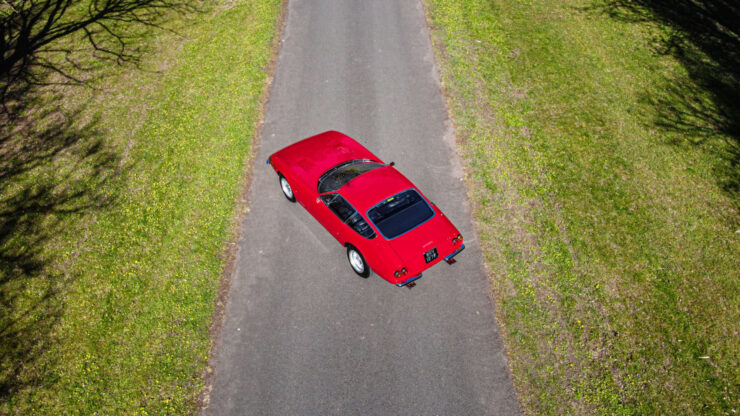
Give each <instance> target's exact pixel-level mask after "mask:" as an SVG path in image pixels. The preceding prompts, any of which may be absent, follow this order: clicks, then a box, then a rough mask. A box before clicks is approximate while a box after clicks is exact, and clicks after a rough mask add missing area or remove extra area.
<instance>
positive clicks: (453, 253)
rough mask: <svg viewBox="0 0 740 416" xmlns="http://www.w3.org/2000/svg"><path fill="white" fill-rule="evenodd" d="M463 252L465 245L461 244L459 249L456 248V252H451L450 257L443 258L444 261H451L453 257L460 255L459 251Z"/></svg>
mask: <svg viewBox="0 0 740 416" xmlns="http://www.w3.org/2000/svg"><path fill="white" fill-rule="evenodd" d="M463 250H465V243H463V244H462V245H461V246H460V248H458V249H457V250H455V251H453V252H452V254H450V255H448V256H446V257H445V260H446V261H447V260H451V259H452V258H453V257H455V256H457V255H458V254H460V252H461V251H463Z"/></svg>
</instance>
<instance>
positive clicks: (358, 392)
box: [205, 0, 519, 415]
mask: <svg viewBox="0 0 740 416" xmlns="http://www.w3.org/2000/svg"><path fill="white" fill-rule="evenodd" d="M288 7H289V8H288V14H287V22H286V27H285V31H284V33H283V43H282V47H281V50H280V53H279V56H278V61H277V66H276V70H275V78H274V82H273V85H272V89H271V95H270V99H269V101H268V104H267V108H266V113H265V124H264V127H263V130H262V138H261V145H260V149H259V151H258V154H257V159H258V161H263V160H265V158H266V157H267V156H268V155H270V154H271V153H272V152H274V151H276V150H278V149H280V148H282V147H284V146H286V145H288V144H290V143H293V142H295V141H297V140H300V139H303V138H305V137H308V136H311V135H314V134H316V133H320V132H322V131H325V130H329V129H335V130H339V131H342V132H344V133H346V134H348V135H350V136H352V137H354V138H355V139H357V140H358V141H360V142H361V143H363V144H364V145H365V146H366V147H368V148H369V149H370V150H371V151H372V152H374V153H375V154H377V155H378V156H379V157H380V158H382V159H383V160H385V161H386V162H389V161H395V162H396V167H397V168H398V169H399V170H400V171H401V172H403V173H404V174H405V175H406V176H407V177H409V179H411V180H412V181H413V182H415V183H416V185H417V186H419V187H420V188H421V189H422V190H423V191H424V193H425V194H426V195H427V196H428V197H429V198H430V199H431V200H433V201H434V202H435V203H436V204H437V205H438V206H439V207H440V208H441V209H442V210H443V211H444V212H445V214H446V215H447V216H448V217H449V218H450V219H451V220H452V221H453V223H454V224H455V225H456V226H457V227H458V228H459V229H460V230H461V231H462V233H463V235H464V236H465V237H466V241H465V243H466V246H467V248H466V250H465V251H464V252H463V253H461V254H460V255H459V256H458V257H457V260H458V262H457V264H455V265H453V266H449V265H447V264H445V263H441V264H438V265H436V266H435V267H433V268H432V269H429V270H428V271H427V272H425V273H424V277H423V278H422V279H421V280H420V281H419V282H418V284H417V286H416V287H415V288H413V289H407V288H398V287H395V286H393V285H391V284H389V283H387V282H386V281H384V280H383V279H381V278H380V277H378V276H375V275H372V276H371V277H370V278H369V279H362V278H360V277H358V276H356V275H355V274H354V273H353V272H352V270H351V269H350V266H349V264H348V262H347V258H346V253H345V250H344V248H342V247H341V246H340V245H339V243H337V241H336V240H334V239H333V237H332V236H331V235H329V233H328V232H326V231H325V230H324V229H323V228H322V227H321V226H320V225H319V223H318V222H316V220H314V219H313V218H312V217H311V216H310V215H309V214H308V213H307V212H306V211H305V210H304V209H303V208H302V207H301V206H300V205H298V204H291V203H289V202H288V201H287V200H286V199H285V197H284V196H283V195H282V193H281V191H280V189H279V186H278V180H277V177H276V175H275V173H274V172H273V171H272V169H271V168H270V167H269V166H267V165H265V164H264V162H262V163H256V164H255V167H254V177H253V182H252V188H251V190H250V212H249V214H247V216H246V218H245V221H244V223H243V225H242V230H241V234H242V238H241V240H240V242H239V250H238V257H237V260H236V262H237V263H236V270H235V273H234V275H233V277H232V283H231V289H230V293H229V300H228V303H227V306H226V315H225V321H224V325H223V328H222V331H221V335H220V337H219V339H218V340H217V349H216V352H215V359H214V360H215V364H214V371H215V376H214V379H213V390H212V392H211V394H210V399H209V404H208V406H207V407H206V408H205V413H206V414H209V415H360V414H361V415H376V414H377V415H509V414H518V413H519V407H518V404H517V401H516V398H515V395H514V390H513V387H512V385H511V381H510V377H509V374H508V370H507V365H506V357H505V355H504V352H503V347H502V342H501V338H500V335H499V332H498V325H497V323H496V320H495V319H494V312H493V304H492V301H491V298H490V295H489V290H490V286H489V283H488V280H487V278H486V275H485V272H484V269H483V264H482V257H481V253H480V247H479V245H478V240H477V238H476V235H475V233H474V231H473V227H472V224H471V216H470V207H469V205H468V202H467V199H466V193H465V189H464V184H463V182H462V180H461V172H460V169H459V165H458V163H457V162H456V160H457V158H456V155H455V153H454V149H453V146H452V144H451V140H452V139H451V137H452V133H451V131H450V129H449V125H448V121H447V116H446V111H445V107H444V100H443V98H442V95H441V92H440V85H439V79H438V75H437V73H436V70H435V67H434V60H433V54H432V49H431V44H430V39H429V33H428V29H427V27H426V22H425V19H424V11H423V8H422V5H421V3H420V1H418V0H414V1H412V0H397V1H392V0H372V1H369V0H355V1H338V0H337V1H335V0H329V1H308V0H291V1H290V4H289V6H288Z"/></svg>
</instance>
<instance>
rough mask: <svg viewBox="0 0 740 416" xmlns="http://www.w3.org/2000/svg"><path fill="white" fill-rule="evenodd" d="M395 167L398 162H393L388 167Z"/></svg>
mask: <svg viewBox="0 0 740 416" xmlns="http://www.w3.org/2000/svg"><path fill="white" fill-rule="evenodd" d="M395 165H396V162H391V163H389V164H388V166H390V167H393V166H395Z"/></svg>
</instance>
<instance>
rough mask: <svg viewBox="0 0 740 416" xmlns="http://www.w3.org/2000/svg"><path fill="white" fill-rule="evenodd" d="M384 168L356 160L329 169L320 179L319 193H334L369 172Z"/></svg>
mask: <svg viewBox="0 0 740 416" xmlns="http://www.w3.org/2000/svg"><path fill="white" fill-rule="evenodd" d="M381 166H383V164H382V163H378V162H374V161H372V160H370V159H354V160H350V161H347V162H344V163H340V164H339V165H337V166H334V167H333V168H331V169H329V170H328V171H326V173H324V174H323V175H321V177H320V178H319V193H320V194H323V193H325V192H334V191H336V190H337V189H339V188H341V187H343V186H344V184H346V183H347V182H349V181H351V180H352V179H354V178H356V177H358V176H360V175H362V174H363V173H365V172H367V171H371V170H373V169H375V168H379V167H381Z"/></svg>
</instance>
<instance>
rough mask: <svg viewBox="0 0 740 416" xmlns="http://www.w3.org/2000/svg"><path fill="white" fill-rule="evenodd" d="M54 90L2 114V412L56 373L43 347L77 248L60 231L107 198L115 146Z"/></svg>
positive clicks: (54, 327) (51, 338) (53, 328)
mask: <svg viewBox="0 0 740 416" xmlns="http://www.w3.org/2000/svg"><path fill="white" fill-rule="evenodd" d="M60 98H61V96H56V97H50V98H47V99H45V100H41V99H40V98H38V97H36V98H28V105H27V106H26V107H25V109H24V111H22V113H23V114H24V115H23V116H15V117H13V118H10V116H8V115H7V114H5V115H0V118H1V119H0V412H2V407H3V403H6V402H9V401H10V405H11V406H12V404H13V402H12V401H13V397H14V395H15V393H16V392H17V391H19V390H23V389H27V388H32V387H34V386H39V385H45V384H51V383H54V381H55V377H58V376H57V375H55V374H53V373H52V372H51V368H52V366H51V365H50V364H52V363H53V357H50V356H49V355H50V354H46V352H47V351H48V350H49V348H50V347H52V346H53V345H54V344H55V342H56V339H57V338H56V337H57V334H56V332H57V331H58V326H59V323H60V318H61V317H62V315H63V313H64V308H65V296H64V295H65V291H66V289H67V288H68V287H69V284H70V283H72V282H73V281H74V273H72V272H70V271H69V266H70V265H71V264H72V263H73V262H74V261H75V255H76V253H74V252H68V251H64V252H63V251H62V250H61V246H59V245H58V244H59V243H60V241H59V239H60V235H62V232H69V230H70V227H71V228H72V229H80V228H81V227H82V223H83V222H84V221H87V220H88V218H91V217H94V215H91V214H92V213H94V212H96V211H100V210H104V209H106V208H108V207H110V206H111V204H113V203H114V200H113V198H111V197H109V196H108V195H107V193H106V191H105V190H106V189H107V188H106V185H107V184H108V183H109V182H110V180H111V178H112V177H113V176H114V175H115V171H116V168H117V166H118V160H119V158H118V156H117V153H116V152H114V151H113V150H112V149H111V148H110V147H109V146H107V145H106V143H105V142H104V140H103V138H102V135H101V133H100V131H98V130H97V129H96V125H97V120H96V119H87V120H83V116H82V115H83V114H84V113H83V111H84V110H85V108H77V109H75V110H68V109H63V108H61V107H60V106H58V105H54V104H53V103H54V102H60V101H59V100H60ZM83 216H85V218H83ZM65 248H66V247H65Z"/></svg>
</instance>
